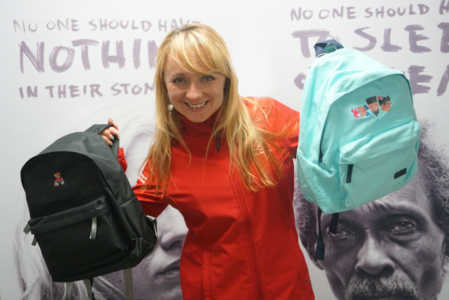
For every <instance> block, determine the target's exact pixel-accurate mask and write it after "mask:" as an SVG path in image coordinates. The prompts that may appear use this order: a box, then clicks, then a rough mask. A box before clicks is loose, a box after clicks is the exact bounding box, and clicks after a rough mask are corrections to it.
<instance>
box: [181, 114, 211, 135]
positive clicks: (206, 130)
mask: <svg viewBox="0 0 449 300" xmlns="http://www.w3.org/2000/svg"><path fill="white" fill-rule="evenodd" d="M218 112H219V110H217V111H216V112H214V113H213V114H212V116H210V117H209V118H208V119H207V120H206V121H204V122H202V123H194V122H192V121H190V120H189V119H187V118H186V117H185V116H183V115H181V114H180V113H179V112H176V114H177V115H178V117H179V118H180V119H181V121H182V132H183V133H185V134H199V135H208V136H209V135H210V134H211V133H212V129H213V128H214V124H215V120H216V119H217V115H218Z"/></svg>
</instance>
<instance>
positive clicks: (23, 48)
mask: <svg viewBox="0 0 449 300" xmlns="http://www.w3.org/2000/svg"><path fill="white" fill-rule="evenodd" d="M19 48H20V71H21V72H22V73H24V72H25V71H24V68H23V56H24V55H25V56H26V57H28V59H29V60H30V62H31V64H32V65H33V66H34V68H35V69H36V71H38V72H44V49H45V43H44V42H42V43H37V49H36V56H35V55H34V54H33V52H31V50H30V48H28V46H27V44H25V42H22V43H20V44H19Z"/></svg>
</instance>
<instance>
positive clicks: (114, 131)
mask: <svg viewBox="0 0 449 300" xmlns="http://www.w3.org/2000/svg"><path fill="white" fill-rule="evenodd" d="M108 124H112V125H113V126H112V127H108V128H106V129H105V130H103V131H102V132H101V133H100V136H101V137H102V138H103V139H104V140H105V141H106V143H107V144H108V145H109V146H112V141H113V140H114V135H115V136H116V137H118V139H120V133H119V131H118V126H117V124H115V122H114V121H113V120H112V119H111V118H109V119H108Z"/></svg>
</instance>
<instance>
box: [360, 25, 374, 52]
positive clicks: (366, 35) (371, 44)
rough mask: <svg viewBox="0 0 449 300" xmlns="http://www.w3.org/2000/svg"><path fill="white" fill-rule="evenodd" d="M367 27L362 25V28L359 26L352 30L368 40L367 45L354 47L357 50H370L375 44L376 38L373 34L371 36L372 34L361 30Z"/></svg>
mask: <svg viewBox="0 0 449 300" xmlns="http://www.w3.org/2000/svg"><path fill="white" fill-rule="evenodd" d="M368 28H369V27H363V28H359V29H356V30H354V32H355V33H356V34H357V35H359V36H361V37H363V38H365V39H367V40H368V41H369V43H368V45H367V46H365V47H354V49H356V50H359V51H370V50H372V49H373V48H374V47H375V46H376V43H377V39H376V38H375V37H374V36H372V35H370V34H368V33H365V32H363V31H364V30H365V29H368Z"/></svg>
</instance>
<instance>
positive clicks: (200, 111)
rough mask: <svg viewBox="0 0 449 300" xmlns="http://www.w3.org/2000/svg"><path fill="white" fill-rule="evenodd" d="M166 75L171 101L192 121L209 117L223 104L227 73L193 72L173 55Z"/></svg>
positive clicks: (197, 121) (166, 66)
mask: <svg viewBox="0 0 449 300" xmlns="http://www.w3.org/2000/svg"><path fill="white" fill-rule="evenodd" d="M164 77H165V78H164V81H165V85H166V87H167V92H168V98H169V100H170V103H171V104H172V105H173V108H174V109H175V110H176V111H177V112H178V113H180V114H181V115H183V116H185V117H186V118H187V119H188V120H189V121H191V122H194V123H200V122H204V121H206V120H207V119H208V118H209V117H210V116H212V114H213V113H215V112H216V111H217V110H218V109H219V108H220V107H221V105H222V104H223V98H224V91H223V90H224V85H225V80H226V77H225V76H223V75H221V74H219V73H215V72H211V73H209V74H201V73H199V74H195V73H191V72H189V71H186V70H184V69H183V68H181V67H180V66H179V65H178V63H177V62H176V61H175V59H173V58H172V57H171V56H169V57H168V58H167V62H166V63H165V67H164Z"/></svg>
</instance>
